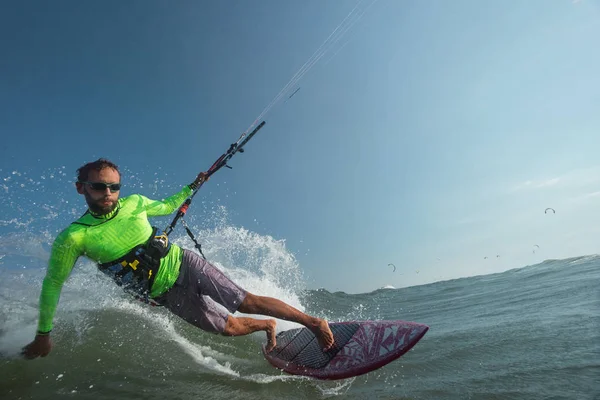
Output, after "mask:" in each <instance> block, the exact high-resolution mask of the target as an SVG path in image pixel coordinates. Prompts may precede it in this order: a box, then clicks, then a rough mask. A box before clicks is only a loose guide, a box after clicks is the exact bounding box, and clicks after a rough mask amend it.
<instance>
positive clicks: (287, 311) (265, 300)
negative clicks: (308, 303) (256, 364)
mask: <svg viewBox="0 0 600 400" xmlns="http://www.w3.org/2000/svg"><path fill="white" fill-rule="evenodd" d="M238 311H240V312H243V313H246V314H261V315H268V316H270V317H275V318H279V319H284V320H286V321H293V322H297V323H299V324H302V325H304V326H305V327H307V328H308V329H310V330H311V331H312V332H313V333H314V334H315V336H316V337H317V339H318V340H319V343H320V344H321V346H322V347H323V349H324V350H329V348H331V346H332V345H333V334H332V333H331V329H329V325H328V324H327V321H325V320H324V319H321V318H316V317H312V316H310V315H307V314H305V313H303V312H302V311H300V310H298V309H296V308H294V307H292V306H290V305H288V304H286V303H284V302H283V301H281V300H277V299H275V298H272V297H265V296H257V295H255V294H252V293H247V294H246V297H245V298H244V301H242V304H240V306H239V308H238ZM227 322H229V321H227ZM267 333H268V332H267ZM274 345H275V344H274V338H273V346H274Z"/></svg>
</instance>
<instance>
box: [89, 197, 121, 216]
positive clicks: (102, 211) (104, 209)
mask: <svg viewBox="0 0 600 400" xmlns="http://www.w3.org/2000/svg"><path fill="white" fill-rule="evenodd" d="M107 200H109V199H108V198H107V197H102V198H100V199H96V200H94V199H93V198H92V196H90V195H89V194H88V193H87V192H85V202H86V203H87V205H88V208H89V209H90V211H91V212H92V213H94V214H97V215H106V214H109V213H111V212H112V211H113V210H114V209H115V208H116V207H117V202H116V201H113V202H112V203H111V204H109V205H106V204H104V202H105V201H107Z"/></svg>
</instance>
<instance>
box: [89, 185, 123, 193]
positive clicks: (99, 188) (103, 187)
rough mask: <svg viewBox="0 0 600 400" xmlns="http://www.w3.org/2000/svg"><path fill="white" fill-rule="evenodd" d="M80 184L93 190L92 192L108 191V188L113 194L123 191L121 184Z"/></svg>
mask: <svg viewBox="0 0 600 400" xmlns="http://www.w3.org/2000/svg"><path fill="white" fill-rule="evenodd" d="M80 183H83V184H85V185H88V186H89V187H91V188H92V190H97V191H99V192H104V191H106V188H109V189H110V192H111V193H114V192H118V191H119V190H121V184H120V183H104V182H80Z"/></svg>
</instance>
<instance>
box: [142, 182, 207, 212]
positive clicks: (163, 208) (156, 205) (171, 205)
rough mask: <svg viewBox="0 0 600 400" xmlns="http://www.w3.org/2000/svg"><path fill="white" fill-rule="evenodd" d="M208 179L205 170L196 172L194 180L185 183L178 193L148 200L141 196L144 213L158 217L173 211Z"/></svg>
mask: <svg viewBox="0 0 600 400" xmlns="http://www.w3.org/2000/svg"><path fill="white" fill-rule="evenodd" d="M207 180H208V177H207V175H206V173H205V172H201V173H200V174H198V176H197V177H196V179H195V180H194V182H192V183H191V184H189V185H186V186H184V187H183V189H181V191H179V193H175V194H174V195H172V196H169V197H167V198H166V199H164V200H150V199H148V198H147V197H144V196H142V198H143V199H144V203H145V204H144V205H145V208H146V213H147V214H148V216H149V217H158V216H161V215H169V214H171V213H172V212H173V211H175V210H177V209H178V208H179V207H180V206H181V205H182V204H183V202H184V201H185V199H187V198H188V197H189V196H191V194H192V192H193V191H194V190H197V189H199V188H200V186H202V184H203V183H204V182H206V181H207Z"/></svg>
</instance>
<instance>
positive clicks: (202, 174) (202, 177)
mask: <svg viewBox="0 0 600 400" xmlns="http://www.w3.org/2000/svg"><path fill="white" fill-rule="evenodd" d="M209 179H210V178H209V177H208V173H206V172H200V173H199V174H198V176H197V177H196V180H195V181H194V183H195V184H197V185H201V184H203V183H204V182H206V181H207V180H209Z"/></svg>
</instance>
